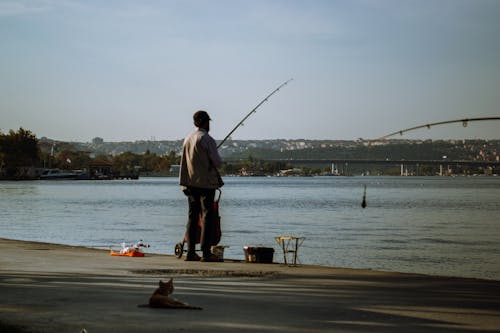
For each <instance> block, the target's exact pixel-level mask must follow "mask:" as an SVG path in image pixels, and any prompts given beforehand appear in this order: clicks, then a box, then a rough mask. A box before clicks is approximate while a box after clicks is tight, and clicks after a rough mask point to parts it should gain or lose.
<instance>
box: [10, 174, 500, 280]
mask: <svg viewBox="0 0 500 333" xmlns="http://www.w3.org/2000/svg"><path fill="white" fill-rule="evenodd" d="M225 182H226V185H225V186H224V188H223V195H222V199H221V205H220V206H221V215H222V230H223V238H222V241H221V244H223V245H228V246H229V248H228V249H226V253H225V256H226V257H230V258H237V259H243V251H242V247H243V246H244V245H264V246H270V247H274V248H275V249H276V253H275V260H276V261H282V255H281V253H280V252H279V249H278V247H277V246H276V244H275V241H274V237H275V236H279V235H295V236H303V237H306V240H305V242H304V244H303V246H302V248H301V249H300V251H299V254H300V259H301V261H302V262H303V263H307V264H321V265H331V266H341V267H353V268H370V269H381V270H390V271H405V272H417V273H428V274H439V275H455V276H467V277H479V278H493V279H500V268H499V267H500V247H499V244H500V229H499V224H500V218H499V217H498V212H499V208H500V179H498V178H492V177H489V178H486V177H485V178H445V177H431V178H424V177H317V178H227V179H225ZM364 185H367V203H368V207H367V208H366V209H362V208H361V199H362V193H363V186H364ZM0 209H1V215H0V228H1V229H0V237H5V238H13V239H24V240H35V241H43V242H54V243H64V244H70V245H85V246H92V247H104V248H109V246H110V245H112V244H114V245H118V244H120V243H121V242H123V241H126V242H134V241H136V240H138V239H144V240H145V241H146V242H148V243H150V244H151V248H150V250H151V252H157V253H168V254H172V253H173V251H174V246H175V244H176V243H177V242H180V241H182V238H183V236H184V231H185V223H186V212H187V200H186V198H185V197H184V195H183V194H182V192H181V191H180V188H179V186H178V185H177V179H175V178H157V179H154V178H149V179H148V178H145V179H140V180H139V181H45V182H43V181H39V182H0Z"/></svg>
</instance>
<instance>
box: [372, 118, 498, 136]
mask: <svg viewBox="0 0 500 333" xmlns="http://www.w3.org/2000/svg"><path fill="white" fill-rule="evenodd" d="M488 120H500V117H483V118H464V119H457V120H447V121H439V122H437V123H431V124H425V125H420V126H415V127H410V128H407V129H403V130H399V131H396V132H392V133H389V134H387V135H384V136H381V137H380V138H378V139H375V140H371V141H380V140H384V139H387V138H389V137H391V136H394V135H397V134H399V135H403V133H405V132H409V131H413V130H416V129H420V128H425V127H427V128H428V129H430V128H431V126H436V125H444V124H451V123H462V125H463V126H464V127H467V124H468V123H469V122H472V121H488Z"/></svg>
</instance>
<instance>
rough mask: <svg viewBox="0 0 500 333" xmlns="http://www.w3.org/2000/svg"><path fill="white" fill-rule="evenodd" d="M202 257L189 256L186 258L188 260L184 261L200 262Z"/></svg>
mask: <svg viewBox="0 0 500 333" xmlns="http://www.w3.org/2000/svg"><path fill="white" fill-rule="evenodd" d="M200 260H201V257H200V256H199V255H197V254H196V253H195V254H188V255H187V256H186V259H184V261H200Z"/></svg>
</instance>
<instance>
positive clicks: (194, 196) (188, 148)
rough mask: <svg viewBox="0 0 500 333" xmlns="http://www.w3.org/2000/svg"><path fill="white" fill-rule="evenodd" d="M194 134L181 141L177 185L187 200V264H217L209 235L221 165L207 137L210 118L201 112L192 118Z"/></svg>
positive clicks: (219, 182)
mask: <svg viewBox="0 0 500 333" xmlns="http://www.w3.org/2000/svg"><path fill="white" fill-rule="evenodd" d="M193 120H194V125H195V126H196V127H197V129H196V131H194V132H193V133H192V134H190V135H189V136H187V137H186V138H185V139H184V144H183V147H182V157H181V168H180V174H179V183H180V185H181V186H182V189H183V192H184V194H186V196H187V197H188V202H189V213H188V224H187V242H188V252H187V256H186V260H187V261H199V260H201V261H218V258H217V257H216V256H215V255H213V254H212V252H211V250H210V247H211V245H212V244H211V239H210V238H211V237H210V236H211V235H212V232H213V229H214V226H215V218H216V216H215V211H214V197H215V190H216V189H217V188H219V187H221V186H222V185H223V182H222V179H221V178H220V175H219V172H218V171H217V168H218V167H219V166H220V165H221V164H222V160H221V157H220V155H219V152H218V151H217V144H216V143H215V140H214V139H213V138H212V137H211V136H210V135H209V134H208V132H209V131H210V120H211V119H210V117H209V115H208V113H207V112H205V111H197V112H195V114H194V115H193ZM200 213H201V214H202V219H203V226H202V230H201V250H202V252H203V258H200V256H198V255H197V254H196V252H195V246H196V238H197V236H198V229H197V225H198V219H199V218H200Z"/></svg>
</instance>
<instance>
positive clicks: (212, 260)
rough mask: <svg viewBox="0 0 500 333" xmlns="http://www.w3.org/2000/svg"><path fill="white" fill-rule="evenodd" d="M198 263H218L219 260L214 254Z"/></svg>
mask: <svg viewBox="0 0 500 333" xmlns="http://www.w3.org/2000/svg"><path fill="white" fill-rule="evenodd" d="M200 261H204V262H219V261H220V260H219V258H218V257H217V256H216V255H215V254H211V255H209V256H208V257H203V258H201V260H200Z"/></svg>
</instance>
